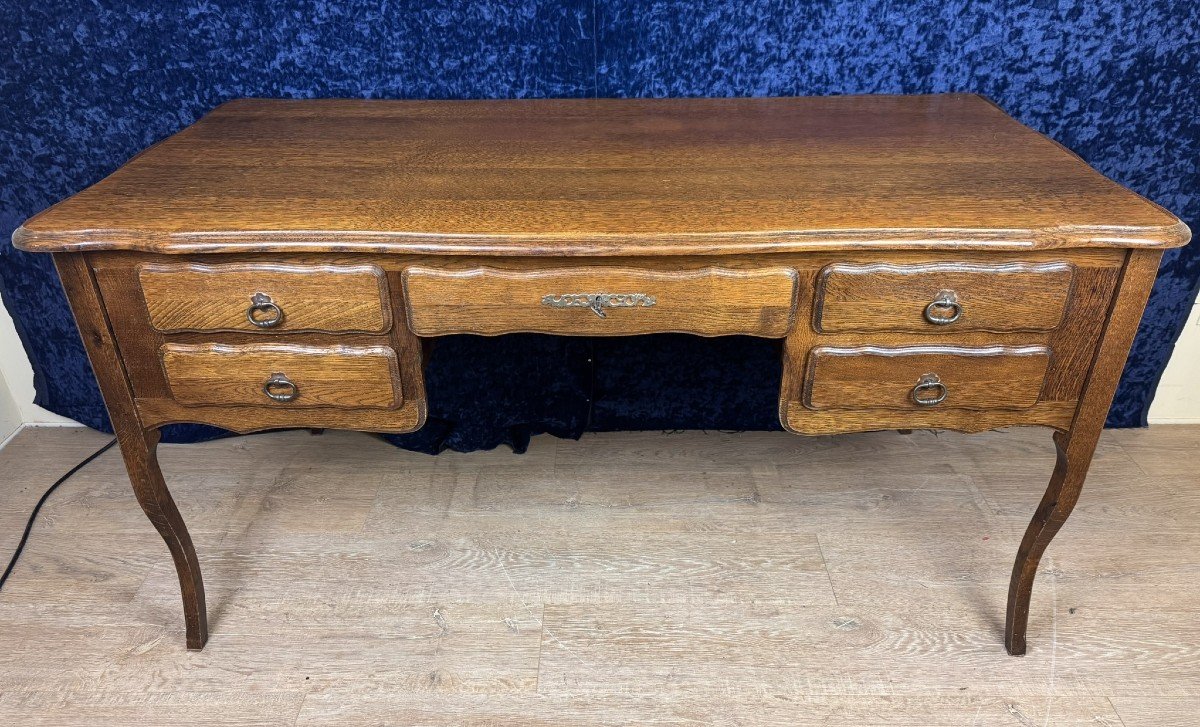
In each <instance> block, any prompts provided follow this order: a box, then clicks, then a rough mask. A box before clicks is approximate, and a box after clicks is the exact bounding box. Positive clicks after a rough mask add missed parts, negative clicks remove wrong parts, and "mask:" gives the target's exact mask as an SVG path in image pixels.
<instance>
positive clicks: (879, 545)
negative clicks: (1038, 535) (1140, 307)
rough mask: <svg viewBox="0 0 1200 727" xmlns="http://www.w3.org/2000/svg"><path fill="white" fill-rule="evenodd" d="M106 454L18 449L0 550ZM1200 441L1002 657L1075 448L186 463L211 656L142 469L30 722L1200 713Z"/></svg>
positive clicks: (1114, 527)
mask: <svg viewBox="0 0 1200 727" xmlns="http://www.w3.org/2000/svg"><path fill="white" fill-rule="evenodd" d="M104 441H106V438H105V437H104V436H103V435H100V434H96V433H94V432H90V431H87V430H82V429H35V430H26V431H24V432H22V433H21V434H20V435H18V436H17V438H16V439H15V440H14V441H13V442H12V443H10V444H9V445H8V447H6V448H5V449H4V450H2V451H0V556H2V557H4V558H5V559H7V557H8V554H9V553H11V549H12V547H13V545H14V544H15V542H16V538H17V536H18V535H19V532H20V528H21V526H22V525H23V523H24V520H25V517H26V515H27V513H28V511H29V509H30V508H31V507H32V504H33V502H34V501H35V500H36V499H37V497H38V496H39V495H40V494H41V492H42V491H43V490H44V488H45V487H46V486H48V485H49V484H50V483H51V482H52V481H53V480H54V479H55V478H56V477H57V476H58V475H59V474H61V473H62V472H65V471H66V470H67V469H68V468H70V467H71V466H72V465H73V464H74V463H76V462H77V461H79V460H80V459H82V458H83V457H84V456H85V455H87V454H88V453H90V452H91V451H93V450H94V449H95V448H96V447H98V446H99V445H100V444H102V443H103V442H104ZM1197 453H1200V427H1166V426H1160V427H1156V428H1153V429H1150V430H1142V431H1111V432H1106V433H1105V435H1104V437H1103V439H1102V441H1101V445H1100V448H1099V451H1098V453H1097V456H1096V459H1095V462H1094V464H1093V467H1092V475H1091V477H1090V479H1089V481H1088V484H1087V486H1086V487H1085V488H1084V495H1083V499H1082V501H1081V502H1080V505H1079V507H1078V508H1077V509H1076V512H1075V514H1074V516H1073V518H1072V519H1071V521H1070V522H1069V523H1068V525H1067V527H1066V528H1065V529H1064V530H1063V532H1062V534H1061V535H1060V536H1059V538H1058V539H1057V540H1056V542H1055V543H1054V545H1053V546H1052V547H1051V549H1050V551H1049V552H1048V554H1047V557H1046V558H1045V559H1044V560H1043V563H1042V572H1041V575H1040V576H1039V580H1038V583H1037V586H1036V588H1035V593H1034V602H1033V608H1032V612H1031V613H1032V615H1031V623H1030V633H1029V644H1030V647H1029V654H1028V656H1025V657H1023V658H1014V657H1009V656H1007V655H1005V653H1004V650H1003V648H1002V646H1001V629H1002V627H1003V623H1004V602H1005V591H1006V586H1007V582H1008V576H1009V572H1010V569H1011V567H1012V559H1013V556H1014V554H1015V552H1016V547H1017V542H1018V540H1019V539H1020V535H1021V533H1022V531H1023V529H1024V527H1025V524H1026V522H1027V521H1028V518H1029V517H1030V516H1031V515H1032V513H1033V509H1034V506H1035V504H1036V503H1037V501H1038V499H1039V497H1040V495H1041V492H1042V490H1043V488H1044V486H1045V483H1046V479H1047V477H1048V476H1049V473H1050V469H1051V467H1052V465H1053V448H1052V446H1051V442H1050V435H1049V433H1048V432H1047V431H1045V430H1036V429H1027V430H1008V431H1003V432H993V433H987V434H982V435H974V436H970V437H968V436H963V435H957V434H946V433H942V434H937V435H935V434H932V433H921V432H918V433H916V434H913V435H910V436H904V435H900V434H895V433H877V434H863V435H852V436H843V437H835V438H830V437H816V438H802V437H793V436H789V435H785V434H781V433H780V434H774V433H748V434H715V433H709V434H706V433H701V432H689V433H681V434H660V433H621V434H607V435H594V436H588V437H586V438H584V439H583V440H582V441H579V442H572V441H560V440H555V439H552V438H550V437H539V438H537V439H535V441H534V443H533V446H532V447H531V449H530V452H529V453H528V454H526V455H524V456H515V455H513V454H511V453H510V452H508V451H493V452H483V453H475V454H470V455H461V454H453V453H449V454H445V455H442V456H439V457H428V456H425V455H419V454H413V453H410V452H404V451H401V450H398V449H395V448H393V447H391V446H389V445H387V444H385V443H383V442H381V441H379V440H377V439H375V438H373V437H371V436H369V435H362V434H352V433H339V432H330V433H328V434H326V435H324V436H322V437H313V436H311V435H309V434H308V433H305V432H280V433H273V434H266V435H259V436H252V437H240V438H235V439H227V440H224V441H219V442H212V443H208V444H202V445H190V446H164V447H163V448H162V449H161V459H162V463H163V468H164V471H165V472H166V474H167V481H168V483H169V485H170V487H171V489H172V490H173V491H174V493H175V496H176V499H177V500H178V502H179V506H180V509H181V510H182V512H183V513H184V517H185V518H186V519H187V521H188V523H189V524H190V526H191V531H192V537H193V539H194V540H195V542H196V548H197V551H198V552H199V555H200V562H201V565H202V567H203V569H204V576H205V581H206V585H207V588H208V608H209V614H210V618H211V625H212V638H211V640H210V641H209V644H208V646H207V648H206V649H205V650H204V651H202V652H199V653H190V652H187V651H185V650H184V648H183V621H182V615H181V608H180V602H179V595H178V590H177V585H176V581H175V575H174V571H173V569H172V566H171V560H170V558H169V557H168V554H167V551H166V548H165V546H164V545H163V543H162V541H161V540H160V539H159V537H158V535H157V534H156V533H155V531H154V529H153V528H152V527H151V525H150V523H149V522H148V521H147V520H146V519H145V517H144V516H143V515H142V513H141V510H140V509H139V508H138V506H137V503H136V502H135V500H134V498H133V495H132V492H131V490H130V488H129V485H128V482H127V480H126V478H125V474H124V471H123V469H122V467H121V462H120V456H119V454H118V453H117V452H116V451H111V452H109V453H106V454H105V455H103V456H102V457H101V458H99V459H98V460H96V461H95V462H94V463H92V464H91V465H89V466H88V467H87V468H86V469H84V470H83V471H81V472H80V473H79V474H78V475H76V476H75V477H74V478H72V479H71V480H70V481H69V482H68V483H67V484H66V485H64V486H63V487H62V488H61V489H60V490H59V491H58V492H57V493H56V494H55V495H54V496H53V498H52V499H51V500H50V502H49V503H48V505H47V507H46V509H45V510H44V511H43V514H42V516H41V518H40V519H39V521H38V523H37V527H36V529H35V531H34V533H33V537H32V540H31V541H30V544H29V547H28V549H27V550H26V552H25V554H24V556H23V557H22V559H21V561H20V563H19V565H18V567H17V569H16V571H15V572H14V574H13V577H12V579H11V580H10V581H9V583H8V585H7V586H6V587H5V588H4V590H3V591H0V724H4V725H89V726H94V725H106V724H114V725H155V726H156V727H163V726H166V725H234V724H237V725H381V724H395V725H491V724H503V725H555V726H558V725H615V724H654V725H696V724H744V725H818V724H819V725H854V726H855V727H862V726H865V725H955V726H958V725H1120V726H1122V727H1135V726H1139V725H1146V726H1150V725H1153V726H1155V727H1167V726H1170V725H1195V724H1198V723H1200V529H1198V528H1197V523H1198V522H1200V475H1198V474H1197Z"/></svg>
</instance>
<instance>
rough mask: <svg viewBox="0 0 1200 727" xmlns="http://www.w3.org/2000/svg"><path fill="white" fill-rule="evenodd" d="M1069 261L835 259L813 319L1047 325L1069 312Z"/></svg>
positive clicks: (860, 324) (993, 327) (938, 325)
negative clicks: (979, 262)
mask: <svg viewBox="0 0 1200 727" xmlns="http://www.w3.org/2000/svg"><path fill="white" fill-rule="evenodd" d="M1073 275H1074V267H1073V266H1072V265H1070V264H1069V263H1065V262H1051V263H1041V264H1026V263H1010V264H1004V265H976V264H967V263H934V264H927V265H892V264H887V263H879V264H870V265H852V264H834V265H830V266H828V267H826V268H825V269H824V270H822V271H821V274H820V280H819V282H818V286H817V301H816V307H815V309H814V310H815V314H814V321H813V324H814V326H815V328H816V330H818V331H820V332H822V333H836V332H845V331H910V332H920V333H950V332H955V331H994V332H1003V331H1048V330H1053V329H1054V328H1057V327H1058V325H1059V324H1060V323H1061V322H1062V318H1063V312H1064V311H1065V310H1066V306H1067V298H1068V296H1069V295H1070V292H1071V280H1072V277H1073Z"/></svg>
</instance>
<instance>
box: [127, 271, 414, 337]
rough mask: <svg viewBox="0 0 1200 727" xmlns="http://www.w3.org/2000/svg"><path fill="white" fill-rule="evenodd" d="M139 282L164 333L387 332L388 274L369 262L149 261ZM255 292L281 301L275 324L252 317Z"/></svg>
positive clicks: (154, 320)
mask: <svg viewBox="0 0 1200 727" xmlns="http://www.w3.org/2000/svg"><path fill="white" fill-rule="evenodd" d="M138 283H139V284H140V285H141V288H142V295H143V296H145V299H146V309H147V310H148V311H149V313H150V322H151V325H153V326H154V328H155V329H157V330H159V331H163V332H168V333H169V332H177V331H255V332H259V333H284V332H295V331H330V332H363V333H384V332H386V331H387V329H388V327H389V326H390V325H391V323H392V315H391V308H389V307H388V304H387V299H388V292H387V279H386V278H385V276H384V274H383V270H381V269H379V268H377V267H374V266H368V265H357V266H338V265H287V264H265V263H264V264H257V265H205V264H202V263H187V264H176V265H163V264H158V263H147V264H144V265H141V266H139V267H138ZM255 293H262V294H264V295H266V296H267V297H268V298H270V302H271V303H272V304H273V305H275V306H277V307H278V309H279V312H278V317H279V318H280V320H279V322H278V323H277V324H275V325H273V326H271V327H269V328H262V327H259V326H256V325H254V324H253V323H251V322H250V320H249V317H248V316H247V312H248V310H249V309H250V307H251V306H252V305H253V300H252V299H253V297H254V294H255ZM267 317H268V316H261V317H260V318H267Z"/></svg>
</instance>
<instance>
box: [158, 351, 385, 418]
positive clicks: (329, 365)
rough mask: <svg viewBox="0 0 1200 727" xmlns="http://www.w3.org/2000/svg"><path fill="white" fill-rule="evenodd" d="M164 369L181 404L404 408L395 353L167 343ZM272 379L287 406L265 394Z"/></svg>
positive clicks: (163, 352) (173, 393)
mask: <svg viewBox="0 0 1200 727" xmlns="http://www.w3.org/2000/svg"><path fill="white" fill-rule="evenodd" d="M162 365H163V371H164V372H165V374H166V377H167V384H168V386H170V388H171V394H172V396H173V398H174V399H175V400H177V401H178V402H179V403H181V404H201V405H203V404H231V405H251V406H263V407H282V408H287V409H293V408H303V407H311V406H331V407H338V408H344V409H357V408H367V409H392V408H395V407H397V406H399V405H400V403H401V402H402V401H403V395H402V392H401V388H400V370H399V366H398V364H397V362H396V352H395V351H393V350H392V349H390V348H386V347H384V346H303V345H298V344H294V343H252V344H246V345H240V346H231V345H227V344H217V343H214V344H183V343H168V344H166V345H165V346H163V348H162ZM275 374H282V375H284V376H285V377H286V379H287V380H288V381H290V382H291V384H290V386H291V387H292V389H291V391H288V392H285V393H288V394H294V395H295V398H294V399H293V400H291V401H276V400H273V399H271V398H270V397H269V396H267V394H266V393H265V392H264V387H265V386H266V385H267V382H268V380H269V379H270V378H271V377H272V376H273V375H275Z"/></svg>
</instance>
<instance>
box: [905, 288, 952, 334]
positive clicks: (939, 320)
mask: <svg viewBox="0 0 1200 727" xmlns="http://www.w3.org/2000/svg"><path fill="white" fill-rule="evenodd" d="M943 309H945V310H947V311H949V313H948V315H941V314H939V313H937V311H940V310H943ZM910 310H911V309H910ZM960 316H962V304H960V303H959V302H958V295H957V294H955V292H954V291H953V290H939V291H938V294H937V297H936V298H934V299H933V301H932V302H930V304H929V305H927V306H925V320H927V321H929V322H930V323H932V324H933V325H935V326H947V325H950V324H951V323H953V322H955V321H957V320H958V319H959V317H960Z"/></svg>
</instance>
